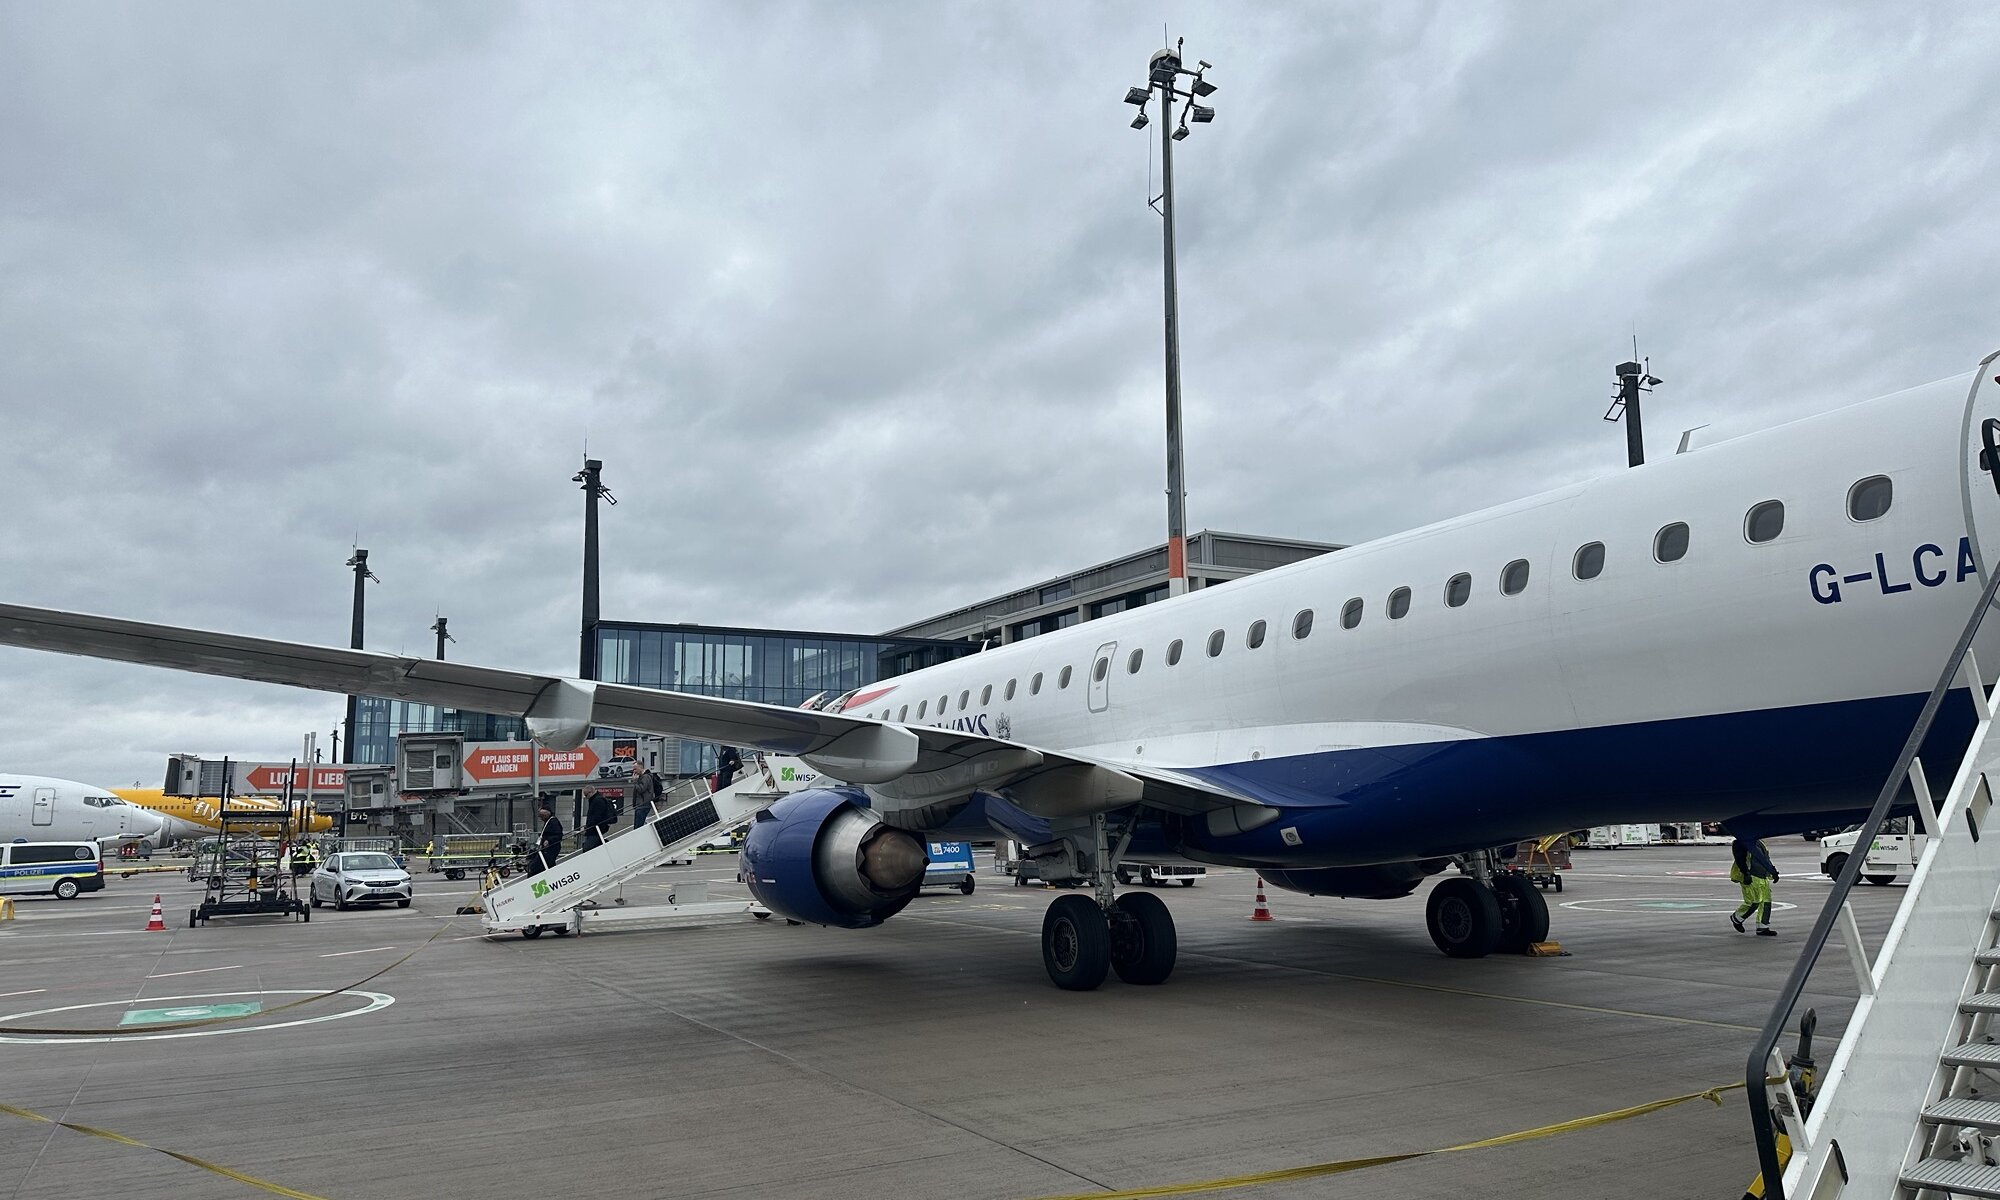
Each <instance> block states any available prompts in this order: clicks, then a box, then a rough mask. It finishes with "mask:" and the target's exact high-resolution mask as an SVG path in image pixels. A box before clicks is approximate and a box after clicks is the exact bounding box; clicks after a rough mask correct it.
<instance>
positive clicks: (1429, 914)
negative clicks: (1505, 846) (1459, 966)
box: [1424, 850, 1549, 958]
mask: <svg viewBox="0 0 2000 1200" xmlns="http://www.w3.org/2000/svg"><path fill="white" fill-rule="evenodd" d="M1460 866H1461V868H1462V869H1463V870H1464V871H1465V872H1466V873H1465V874H1463V875H1460V876H1458V877H1457V878H1455V879H1447V880H1445V881H1444V882H1442V883H1440V884H1438V885H1437V886H1436V887H1435V888H1432V889H1431V898H1430V902H1429V903H1428V904H1426V905H1425V907H1424V919H1425V921H1426V923H1428V924H1429V925H1430V930H1431V941H1433V942H1435V943H1437V948H1438V949H1440V950H1442V951H1444V952H1445V953H1446V954H1449V955H1450V956H1451V957H1453V958H1485V957H1486V956H1487V955H1489V954H1492V953H1494V952H1495V951H1499V952H1500V953H1502V954H1525V953H1527V951H1528V947H1529V946H1532V945H1534V944H1535V943H1536V942H1542V941H1547V940H1548V936H1549V905H1548V902H1547V901H1546V900H1544V899H1542V893H1541V889H1539V888H1537V887H1536V886H1535V885H1534V884H1533V883H1531V882H1529V881H1528V880H1527V879H1525V878H1523V877H1522V876H1519V875H1515V874H1512V873H1509V872H1496V871H1495V870H1493V854H1492V852H1491V851H1487V850H1482V851H1480V852H1479V853H1477V854H1471V855H1467V856H1466V857H1465V859H1464V860H1463V861H1462V862H1461V863H1460Z"/></svg>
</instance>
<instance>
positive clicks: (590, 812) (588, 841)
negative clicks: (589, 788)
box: [577, 792, 617, 850]
mask: <svg viewBox="0 0 2000 1200" xmlns="http://www.w3.org/2000/svg"><path fill="white" fill-rule="evenodd" d="M616 819H617V814H615V813H613V812H612V811H611V797H610V796H608V795H606V794H605V793H603V792H592V793H591V794H590V806H589V807H588V808H587V809H585V810H584V818H583V837H582V839H581V843H580V844H579V846H578V847H577V848H578V849H580V850H595V849H596V848H597V847H599V846H602V845H603V844H604V833H605V831H606V830H608V829H610V828H611V822H612V821H614V820H616Z"/></svg>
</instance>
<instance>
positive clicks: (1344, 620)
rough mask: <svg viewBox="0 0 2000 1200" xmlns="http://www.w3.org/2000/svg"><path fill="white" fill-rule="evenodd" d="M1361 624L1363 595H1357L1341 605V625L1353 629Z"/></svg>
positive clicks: (1343, 627)
mask: <svg viewBox="0 0 2000 1200" xmlns="http://www.w3.org/2000/svg"><path fill="white" fill-rule="evenodd" d="M1359 624H1361V597H1359V596H1356V597H1355V598H1354V599H1352V600H1349V601H1348V602H1347V603H1346V604H1343V605H1341V607H1340V627H1341V628H1342V629H1352V628H1354V627H1355V626H1356V625H1359Z"/></svg>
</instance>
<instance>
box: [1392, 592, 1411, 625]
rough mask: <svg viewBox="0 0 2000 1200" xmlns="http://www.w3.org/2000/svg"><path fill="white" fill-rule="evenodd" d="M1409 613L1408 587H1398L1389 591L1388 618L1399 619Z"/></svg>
mask: <svg viewBox="0 0 2000 1200" xmlns="http://www.w3.org/2000/svg"><path fill="white" fill-rule="evenodd" d="M1409 615H1410V589H1409V588H1406V587H1399V588H1397V589H1396V590H1395V591H1393V592H1390V593H1389V619H1390V620H1391V621H1400V620H1402V619H1403V618H1404V617H1406V616H1409Z"/></svg>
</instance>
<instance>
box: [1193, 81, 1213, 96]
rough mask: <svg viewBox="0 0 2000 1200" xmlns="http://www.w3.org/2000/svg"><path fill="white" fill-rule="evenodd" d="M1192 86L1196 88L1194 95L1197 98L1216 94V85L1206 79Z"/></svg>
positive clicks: (1195, 82)
mask: <svg viewBox="0 0 2000 1200" xmlns="http://www.w3.org/2000/svg"><path fill="white" fill-rule="evenodd" d="M1192 86H1193V87H1194V94H1195V95H1197V96H1202V97H1207V96H1213V95H1214V94H1215V85H1214V84H1212V83H1210V82H1209V81H1208V80H1206V79H1197V80H1195V81H1194V83H1193V85H1192Z"/></svg>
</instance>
